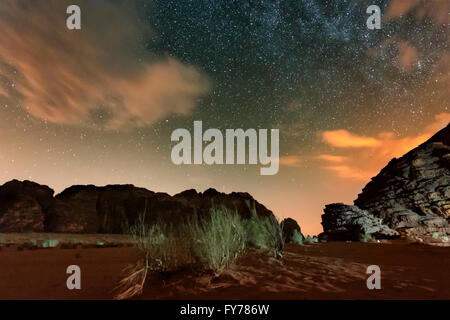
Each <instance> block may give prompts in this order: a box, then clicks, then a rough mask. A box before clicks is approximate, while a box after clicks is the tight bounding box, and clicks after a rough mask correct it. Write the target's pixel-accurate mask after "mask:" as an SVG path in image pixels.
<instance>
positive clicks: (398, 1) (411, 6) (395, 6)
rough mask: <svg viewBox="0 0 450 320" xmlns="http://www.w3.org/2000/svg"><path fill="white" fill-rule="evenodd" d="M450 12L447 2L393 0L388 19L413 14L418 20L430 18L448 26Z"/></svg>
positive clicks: (436, 0)
mask: <svg viewBox="0 0 450 320" xmlns="http://www.w3.org/2000/svg"><path fill="white" fill-rule="evenodd" d="M449 11H450V2H448V1H446V0H392V1H391V3H390V5H389V8H388V11H387V18H388V19H397V18H401V17H403V16H405V15H407V14H409V13H410V12H412V13H413V14H414V16H415V17H416V18H419V19H424V18H425V17H428V18H431V19H433V21H434V22H436V23H439V24H446V23H448V22H449V17H448V12H449Z"/></svg>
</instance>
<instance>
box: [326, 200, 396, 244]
mask: <svg viewBox="0 0 450 320" xmlns="http://www.w3.org/2000/svg"><path fill="white" fill-rule="evenodd" d="M324 212H325V214H324V215H322V221H323V222H322V225H323V229H324V231H325V234H321V235H320V238H321V240H332V241H340V240H352V241H358V240H360V237H362V236H364V235H371V236H373V237H375V238H378V239H380V238H383V239H386V238H395V237H397V236H398V235H399V234H398V232H397V231H395V230H392V229H391V228H389V227H388V226H386V225H384V224H383V223H382V219H380V218H377V217H375V216H374V215H372V214H370V213H369V211H367V210H362V209H360V208H358V207H357V206H351V205H345V204H343V203H333V204H329V205H326V206H325V209H324Z"/></svg>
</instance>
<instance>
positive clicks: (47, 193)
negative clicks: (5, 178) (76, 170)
mask: <svg viewBox="0 0 450 320" xmlns="http://www.w3.org/2000/svg"><path fill="white" fill-rule="evenodd" d="M52 201H53V190H52V189H50V188H49V187H47V186H42V185H40V184H37V183H34V182H31V181H24V182H20V181H17V180H12V181H9V182H7V183H5V184H4V185H3V186H1V187H0V232H28V231H37V232H39V231H44V220H45V214H44V212H45V211H46V210H47V209H48V208H49V207H50V206H51V203H52Z"/></svg>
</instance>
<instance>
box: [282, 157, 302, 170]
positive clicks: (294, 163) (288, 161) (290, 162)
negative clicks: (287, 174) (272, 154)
mask: <svg viewBox="0 0 450 320" xmlns="http://www.w3.org/2000/svg"><path fill="white" fill-rule="evenodd" d="M279 162H280V165H281V166H286V167H297V168H298V167H300V166H301V165H302V159H301V157H300V156H298V155H292V156H283V157H280V159H279Z"/></svg>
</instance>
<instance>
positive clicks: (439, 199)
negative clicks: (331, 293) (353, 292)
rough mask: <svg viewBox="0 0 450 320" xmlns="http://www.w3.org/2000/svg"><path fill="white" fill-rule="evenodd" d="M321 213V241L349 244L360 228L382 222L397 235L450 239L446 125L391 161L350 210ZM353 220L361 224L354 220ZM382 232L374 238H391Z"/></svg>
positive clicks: (333, 208)
mask: <svg viewBox="0 0 450 320" xmlns="http://www.w3.org/2000/svg"><path fill="white" fill-rule="evenodd" d="M324 212H325V214H324V215H322V225H323V228H324V234H322V237H328V238H330V237H331V238H340V239H342V240H344V239H348V238H349V234H354V232H355V230H357V229H358V228H362V229H366V231H368V230H370V225H377V224H379V223H380V222H381V224H382V225H383V226H384V227H385V228H388V229H390V230H391V231H392V230H396V231H397V232H400V233H401V234H406V233H407V234H413V235H418V236H420V235H427V234H433V237H438V236H445V235H447V234H450V229H449V223H448V222H449V217H450V124H449V125H448V126H447V127H446V128H444V129H442V130H441V131H439V132H438V133H436V134H435V135H434V136H433V137H432V138H430V139H429V140H428V141H426V142H425V143H423V144H421V145H420V146H418V147H417V148H415V149H413V150H411V151H410V152H408V153H407V154H405V155H404V156H402V157H401V158H399V159H396V158H394V159H392V160H391V161H390V162H389V163H388V165H387V166H386V167H384V168H383V169H382V170H381V172H380V173H379V174H378V175H377V176H375V177H374V178H372V180H371V181H370V182H369V183H368V184H367V185H366V186H365V187H364V188H363V190H362V192H361V193H360V194H359V195H358V198H357V199H356V200H355V201H354V206H345V205H342V204H340V205H328V206H326V207H325V209H324ZM355 214H356V215H360V216H364V219H362V220H361V219H354V218H355ZM385 228H384V231H382V232H379V231H376V232H375V235H377V236H378V237H379V238H386V237H391V236H392V232H391V231H390V230H387V229H385ZM380 231H381V230H380ZM368 232H370V231H368Z"/></svg>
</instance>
